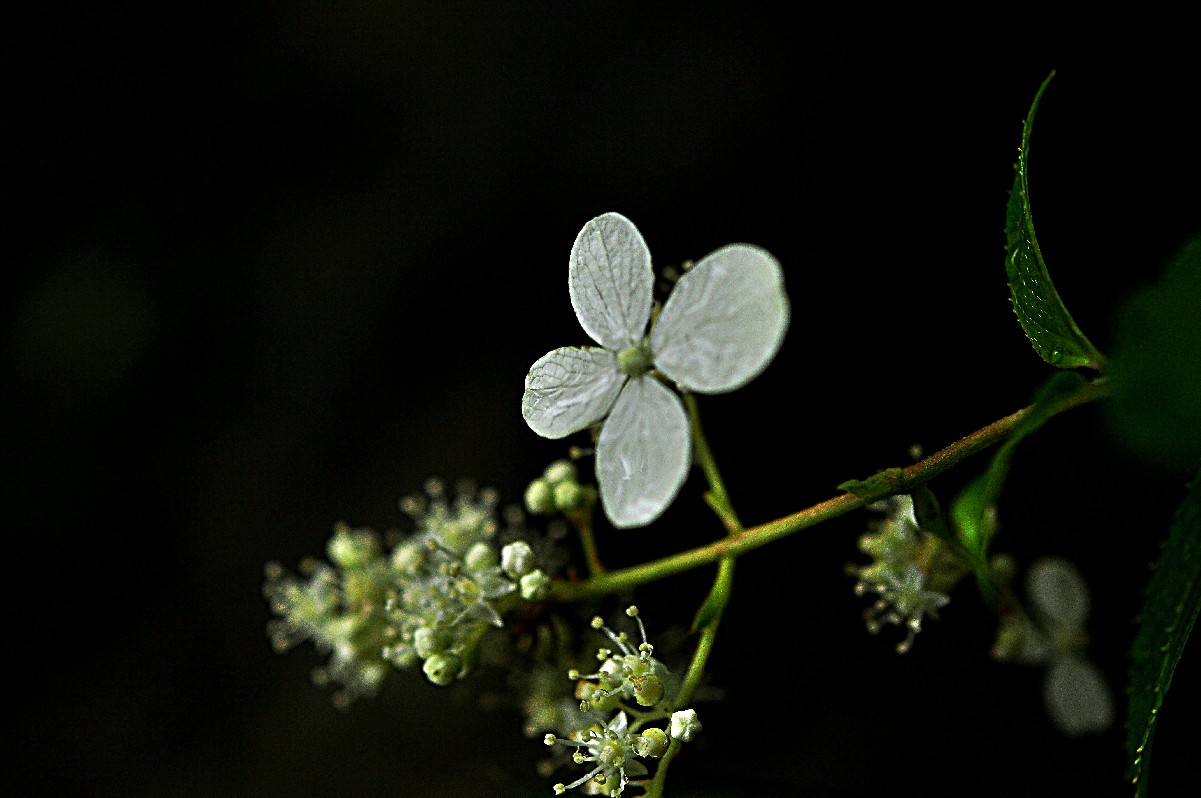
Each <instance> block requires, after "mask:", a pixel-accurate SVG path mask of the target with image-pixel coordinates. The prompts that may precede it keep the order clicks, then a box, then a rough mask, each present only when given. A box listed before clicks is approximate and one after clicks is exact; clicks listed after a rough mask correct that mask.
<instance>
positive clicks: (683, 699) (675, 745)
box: [646, 394, 742, 798]
mask: <svg viewBox="0 0 1201 798" xmlns="http://www.w3.org/2000/svg"><path fill="white" fill-rule="evenodd" d="M684 403H685V405H686V406H687V407H688V418H689V422H690V425H691V427H692V444H693V451H694V452H695V454H696V459H697V462H698V464H699V465H700V467H701V470H702V471H704V473H705V479H706V480H707V481H708V482H709V490H708V492H706V493H705V501H706V502H708V503H709V506H710V507H712V508H713V511H714V512H715V513H717V517H718V518H720V519H721V521H722V523H723V524H725V527H726V531H727V533H728V534H729V535H730V536H734V535H737V534H739V533H740V532H742V522H740V521H739V520H738V514H737V513H736V512H734V505H733V504H731V503H730V496H729V494H727V493H726V484H725V482H724V481H723V480H722V478H721V472H720V471H718V468H717V461H716V460H715V459H714V458H713V452H712V450H710V449H709V442H708V440H707V439H706V438H705V433H704V430H703V429H702V428H701V417H700V411H699V410H698V408H697V404H696V398H695V397H694V396H692V395H690V394H689V395H685V397H684ZM728 539H729V538H727V540H728ZM733 584H734V558H733V557H722V558H721V560H720V562H719V563H718V566H717V576H716V577H715V578H714V580H713V587H712V588H710V589H709V595H708V596H706V597H705V601H704V602H703V603H702V604H701V606H700V609H698V610H697V612H696V618H695V619H694V620H693V622H692V631H694V632H696V631H699V632H700V635H701V636H700V640H699V641H698V642H697V645H696V651H695V652H693V655H692V662H690V663H689V664H688V672H687V673H686V674H685V675H684V681H683V683H682V684H681V685H680V689H679V691H677V692H676V695H675V698H673V699H672V702H671V705H672V707H673V708H674V709H680V708H682V707H685V706H687V704H688V702H689V701H691V700H692V694H693V693H694V692H696V688H697V685H699V684H700V683H701V677H703V676H704V675H705V665H706V664H707V663H708V662H709V654H711V653H712V651H713V643H714V641H715V640H716V639H717V627H718V626H719V625H720V624H721V616H722V613H723V612H725V609H726V604H728V603H729V601H730V589H731V588H732V587H733ZM679 750H680V741H679V740H672V741H671V744H670V745H669V746H668V748H667V751H666V752H665V753H664V755H663V758H662V759H660V760H659V764H658V766H657V767H656V768H655V776H654V778H653V779H651V781H650V783H649V784H648V785H647V786H646V798H661V797H662V795H663V785H664V784H665V783H666V781H667V768H668V766H669V765H670V764H671V761H672V760H673V759H675V756H676V754H677V753H678V752H679Z"/></svg>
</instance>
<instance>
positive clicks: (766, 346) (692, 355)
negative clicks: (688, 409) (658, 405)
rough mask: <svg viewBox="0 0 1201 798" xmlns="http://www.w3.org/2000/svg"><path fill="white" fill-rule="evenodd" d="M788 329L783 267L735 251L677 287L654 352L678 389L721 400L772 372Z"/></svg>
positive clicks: (751, 250) (703, 263)
mask: <svg viewBox="0 0 1201 798" xmlns="http://www.w3.org/2000/svg"><path fill="white" fill-rule="evenodd" d="M787 328H788V297H787V296H786V295H785V293H784V272H783V270H782V269H781V268H780V264H779V262H778V261H777V260H776V259H775V258H773V257H772V256H771V255H769V254H768V253H767V252H766V251H764V250H762V249H759V248H758V247H752V246H750V245H748V244H731V245H729V246H727V247H722V248H721V249H719V250H717V251H716V252H714V253H712V254H710V255H706V256H705V257H704V258H702V259H701V260H700V262H699V263H697V264H696V266H694V267H692V269H690V270H689V271H688V272H686V273H685V274H684V276H683V277H681V278H680V280H679V282H678V283H676V287H675V289H674V290H673V291H672V292H671V296H670V297H668V299H667V304H666V305H664V307H663V312H662V313H660V314H659V318H658V320H657V321H656V322H655V329H654V331H653V332H652V333H651V340H650V346H651V352H652V353H653V354H654V358H655V367H656V368H658V369H659V370H660V371H662V372H663V373H664V374H666V375H667V376H668V377H671V379H673V380H675V382H676V383H677V384H678V385H679V386H680V387H681V388H685V389H687V390H691V391H697V392H700V393H724V392H725V391H732V390H734V389H735V388H739V387H741V386H743V385H745V384H746V383H748V382H750V381H751V380H752V379H754V378H755V377H756V376H757V375H758V374H759V372H761V371H763V369H765V368H766V367H767V364H768V363H769V362H771V359H772V358H773V357H775V354H776V350H778V349H779V348H780V343H781V342H782V341H783V340H784V331H785V330H786V329H787Z"/></svg>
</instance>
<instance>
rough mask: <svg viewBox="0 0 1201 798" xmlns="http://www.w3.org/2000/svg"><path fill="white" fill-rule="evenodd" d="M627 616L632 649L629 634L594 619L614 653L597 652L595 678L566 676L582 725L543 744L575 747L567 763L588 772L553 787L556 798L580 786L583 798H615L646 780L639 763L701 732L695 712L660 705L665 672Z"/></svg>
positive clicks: (572, 673) (634, 611)
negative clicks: (635, 636)
mask: <svg viewBox="0 0 1201 798" xmlns="http://www.w3.org/2000/svg"><path fill="white" fill-rule="evenodd" d="M626 615H628V616H629V617H631V618H633V619H634V620H635V621H637V623H638V631H639V634H640V636H641V639H642V641H641V643H640V644H638V645H637V646H635V645H633V643H632V642H631V641H630V638H629V635H628V634H626V633H625V632H622V633H620V634H617V633H614V632H613V630H611V629H610V628H609V627H607V626H605V624H604V622H603V621H602V620H601V619H600V618H599V617H597V618H593V619H592V628H593V629H596V630H597V631H599V632H601V634H603V635H604V636H605V637H606V638H608V640H609V642H610V643H611V644H612V645H613V646H615V647H616V648H615V649H614V648H609V647H607V646H606V647H602V648H600V649H599V650H598V651H597V659H598V660H599V661H600V663H601V665H600V667H599V668H598V669H597V671H596V672H595V673H592V674H587V675H585V674H582V673H580V672H579V671H578V670H575V669H572V670H571V671H569V672H568V678H571V679H573V680H575V681H576V683H577V684H576V697H577V698H578V699H580V704H579V708H580V712H581V714H582V717H584V718H586V719H587V725H586V726H585V727H583V728H575V729H573V730H571V731H570V732H569V733H568V734H566V735H565V736H559V735H556V734H547V735H546V736H545V737H544V738H543V741H544V742H545V743H546V744H547V745H548V746H554V745H561V746H567V747H571V748H574V749H575V750H574V752H573V753H572V761H573V762H575V763H576V764H577V765H586V766H590V769H589V770H588V772H587V773H585V774H584V775H582V776H580V777H579V778H578V779H576V780H575V781H573V782H572V783H570V784H564V783H562V782H560V783H559V784H556V785H555V786H554V792H555V794H556V795H562V794H563V793H565V792H567V791H568V790H572V789H575V788H577V787H579V788H582V789H583V791H584V792H585V794H588V795H605V796H620V795H622V794H623V792H624V790H625V788H626V787H627V786H629V785H630V784H631V783H637V782H634V781H633V780H634V779H637V778H639V777H641V776H645V775H647V773H648V771H647V767H646V765H645V764H643V762H641V761H639V760H644V759H651V760H654V759H659V758H661V757H662V756H663V755H664V754H665V753H666V752H667V749H668V747H669V746H670V745H671V742H672V740H679V741H680V742H688V741H690V740H691V739H692V738H693V737H694V736H695V735H696V734H697V733H698V732H699V731H700V728H701V725H700V722H699V721H698V720H697V715H696V711H695V710H692V709H685V710H680V711H678V712H671V711H670V708H669V707H668V706H667V703H666V700H665V692H666V685H665V680H667V679H669V678H670V676H669V674H668V672H667V669H666V668H665V667H664V666H663V664H662V663H660V662H659V661H658V660H657V659H655V657H654V647H653V646H652V645H651V644H650V643H648V642H647V639H646V629H645V627H644V626H643V625H642V620H641V619H640V618H639V617H638V608H637V607H630V608H628V609H627V610H626ZM643 708H647V709H643ZM631 717H633V718H634V720H632V721H631V720H630V718H631ZM656 720H668V723H667V725H666V728H659V727H658V726H647V727H646V728H642V727H643V726H645V725H646V724H648V723H651V722H653V721H656Z"/></svg>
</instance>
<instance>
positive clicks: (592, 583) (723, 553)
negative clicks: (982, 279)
mask: <svg viewBox="0 0 1201 798" xmlns="http://www.w3.org/2000/svg"><path fill="white" fill-rule="evenodd" d="M1108 394H1109V387H1108V384H1107V383H1106V381H1105V380H1104V379H1103V378H1102V379H1098V380H1094V381H1092V382H1089V383H1085V384H1084V385H1083V386H1082V387H1081V388H1080V390H1078V391H1077V392H1076V393H1075V394H1073V395H1071V396H1069V397H1067V398H1065V399H1064V400H1063V401H1062V402H1061V403H1060V404H1059V406H1058V407H1057V408H1055V410H1054V412H1055V413H1060V412H1063V411H1065V410H1069V409H1071V408H1074V407H1079V406H1080V405H1084V404H1087V403H1089V402H1092V401H1095V400H1097V399H1100V398H1102V397H1105V396H1107V395H1108ZM1031 412H1032V408H1030V407H1027V408H1023V409H1022V410H1019V411H1017V412H1016V413H1011V414H1010V415H1008V416H1005V417H1004V418H1002V419H998V420H997V421H994V422H993V423H991V424H989V425H988V426H986V427H982V428H981V429H978V430H976V431H975V432H973V433H971V434H970V435H967V436H966V437H963V438H960V439H959V440H958V441H956V442H955V443H952V444H951V445H950V446H947V447H946V448H944V449H940V450H939V451H937V452H934V453H933V454H931V455H930V456H929V457H926V458H925V459H923V460H920V461H918V462H916V463H914V464H913V465H911V466H909V467H908V468H893V469H888V470H886V471H882V472H881V473H880V474H877V475H876V477H877V478H876V479H873V480H866V481H865V482H864V483H862V484H864V486H865V488H866V489H865V490H864V491H863V492H861V493H843V494H841V495H839V496H835V497H833V498H831V499H826V500H825V501H823V502H820V503H818V504H815V505H813V506H812V507H808V508H806V509H804V510H801V511H799V512H796V513H793V514H792V515H787V516H784V517H783V518H778V519H776V520H775V521H769V522H767V523H765V524H760V525H759V526H754V527H750V528H749V529H744V530H741V531H739V532H737V533H734V534H731V535H729V536H727V537H725V538H723V539H721V540H718V541H715V542H713V543H710V544H708V545H705V546H700V547H698V548H695V549H690V550H688V551H682V552H679V553H678V554H673V555H670V556H668V557H664V558H662V559H659V560H654V561H652V562H648V563H643V564H642V565H637V566H634V567H632V568H622V569H620V570H617V571H609V572H608V573H605V574H602V575H599V576H595V577H592V578H590V579H586V580H584V581H582V582H575V583H570V582H558V583H556V584H555V587H554V589H553V590H552V591H551V597H552V598H554V599H556V600H558V601H581V600H583V599H589V598H595V597H598V596H606V595H609V594H611V593H617V592H621V591H624V590H629V589H630V588H633V587H636V586H638V585H643V584H646V583H648V582H654V581H657V580H659V579H662V578H664V577H666V576H671V575H672V574H678V573H681V572H683V571H688V570H691V569H693V568H699V567H700V566H702V565H708V564H709V563H713V562H716V561H718V560H720V559H721V558H723V557H739V556H741V555H743V554H745V553H747V552H748V551H753V550H754V549H757V548H759V547H760V546H766V545H767V544H768V543H772V542H774V541H777V540H780V539H781V538H785V537H787V536H789V535H791V534H793V533H796V532H800V531H801V530H804V529H808V528H809V527H812V526H816V525H818V524H820V523H823V522H825V521H829V520H830V519H832V518H837V517H839V516H842V515H846V514H847V513H849V512H852V511H854V510H858V509H859V508H861V507H864V506H865V505H868V504H871V503H872V502H874V501H877V500H879V499H882V498H885V497H886V496H891V495H894V494H897V493H909V492H911V491H912V490H913V489H914V488H916V487H918V486H919V485H923V484H925V483H926V482H928V481H930V480H931V479H933V478H934V477H936V476H938V475H939V474H941V473H943V472H944V471H947V470H949V469H951V468H952V467H954V466H956V465H958V464H959V463H961V462H963V461H964V460H966V459H967V458H968V457H971V456H972V455H975V454H979V453H980V452H982V451H984V450H986V449H988V448H989V447H992V446H995V445H996V444H998V443H1000V442H1001V441H1003V440H1005V439H1006V438H1007V437H1009V435H1010V434H1011V433H1012V432H1013V431H1014V429H1015V428H1017V427H1018V426H1019V425H1021V423H1022V421H1023V420H1024V419H1025V418H1026V417H1027V416H1028V415H1029V414H1030V413H1031ZM706 450H707V449H706ZM698 456H700V450H699V449H698ZM702 468H704V462H702ZM718 484H719V485H720V484H721V483H720V482H719V483H718ZM723 490H724V489H723ZM722 496H723V497H724V493H723V494H722ZM726 502H727V503H728V499H726ZM710 503H711V504H712V503H713V500H712V499H711V500H710ZM719 514H720V513H719ZM722 520H723V522H724V521H726V518H725V517H724V516H723V519H722ZM727 528H728V527H727Z"/></svg>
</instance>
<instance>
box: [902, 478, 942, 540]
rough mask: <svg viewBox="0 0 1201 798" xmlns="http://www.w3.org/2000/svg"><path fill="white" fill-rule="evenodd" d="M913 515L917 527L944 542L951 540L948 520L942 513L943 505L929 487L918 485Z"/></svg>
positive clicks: (915, 490)
mask: <svg viewBox="0 0 1201 798" xmlns="http://www.w3.org/2000/svg"><path fill="white" fill-rule="evenodd" d="M911 495H912V496H913V514H914V516H915V517H916V518H917V525H918V526H919V527H921V528H922V529H924V530H925V531H927V532H929V533H930V534H932V535H934V536H936V537H939V538H941V539H943V540H951V532H950V530H949V529H947V520H946V518H945V517H944V516H943V513H942V505H941V504H939V502H938V497H937V496H935V495H934V491H932V490H930V486H929V485H925V484H923V485H918V486H917V487H916V488H914V490H913V493H912V494H911Z"/></svg>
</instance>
